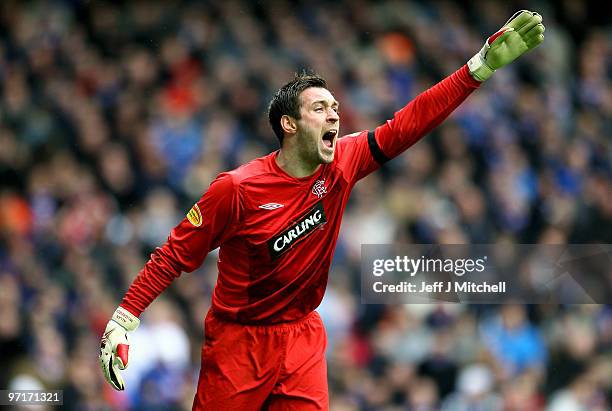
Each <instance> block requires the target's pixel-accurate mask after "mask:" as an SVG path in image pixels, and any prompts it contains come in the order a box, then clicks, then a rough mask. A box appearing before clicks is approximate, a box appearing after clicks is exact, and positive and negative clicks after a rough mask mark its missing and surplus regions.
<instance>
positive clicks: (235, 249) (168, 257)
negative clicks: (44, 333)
mask: <svg viewBox="0 0 612 411" xmlns="http://www.w3.org/2000/svg"><path fill="white" fill-rule="evenodd" d="M479 84H480V83H479V82H477V81H476V80H474V79H473V78H472V77H471V76H470V74H469V72H468V70H467V66H464V67H462V68H461V69H460V70H458V71H457V72H455V73H454V74H452V75H451V76H449V77H447V78H446V79H444V80H443V81H441V82H440V83H438V84H437V85H435V86H434V87H432V88H430V89H429V90H427V91H425V92H423V93H422V94H420V95H419V96H418V97H417V98H415V99H414V100H413V101H411V102H410V103H409V104H408V105H407V106H405V107H404V108H403V109H401V110H400V111H398V112H397V113H395V115H394V117H393V119H391V120H388V121H387V122H386V123H385V124H383V125H381V126H379V127H377V128H376V129H375V130H374V131H362V132H359V133H355V134H351V135H348V136H345V137H342V138H340V139H339V140H338V141H337V143H336V152H335V158H334V161H333V162H332V163H330V164H323V165H321V167H319V169H318V170H317V172H315V173H314V174H313V175H312V176H308V177H304V178H295V177H291V176H290V175H288V174H287V173H285V172H284V171H283V170H282V169H281V168H280V167H279V166H278V165H277V163H276V159H275V158H276V155H277V154H278V152H274V153H272V154H269V155H267V156H265V157H262V158H258V159H256V160H254V161H251V162H250V163H248V164H246V165H243V166H241V167H239V168H237V169H235V170H232V171H229V172H226V173H222V174H220V175H219V176H218V177H217V178H216V179H215V180H214V181H213V182H212V184H211V185H210V187H209V189H208V190H207V191H206V192H205V193H204V195H203V196H202V198H201V199H200V200H199V201H198V202H197V203H196V204H195V205H194V206H193V207H192V209H191V210H190V211H189V213H188V214H187V217H186V218H185V219H183V221H181V222H180V223H179V224H178V225H177V226H176V227H175V228H174V229H173V230H172V232H171V234H170V236H169V237H168V241H167V242H166V243H165V244H164V245H163V246H162V247H159V248H157V249H156V250H155V252H154V253H153V254H152V255H151V258H150V259H149V261H148V262H147V263H146V264H145V267H144V268H143V269H142V271H141V272H140V273H139V275H138V276H137V277H136V279H135V281H134V282H133V284H132V285H131V287H130V289H129V290H128V292H127V294H126V295H125V298H124V299H123V301H122V303H121V306H122V307H124V308H125V309H127V310H129V311H130V312H132V313H133V314H134V315H137V316H138V315H140V314H141V312H142V311H143V310H144V309H145V308H146V307H147V306H148V305H149V304H150V303H151V301H153V299H154V298H155V297H157V295H159V294H160V293H161V292H162V291H163V290H164V289H165V288H166V287H167V286H168V285H169V284H170V283H171V281H172V280H173V279H174V278H176V277H178V276H179V275H180V274H181V272H183V271H185V272H191V271H193V270H195V269H196V268H198V267H199V266H200V265H201V264H202V262H203V260H204V258H205V257H206V255H207V254H208V253H209V252H210V251H211V250H213V249H215V248H217V247H220V249H219V259H218V262H217V265H218V269H219V275H218V279H217V284H216V286H215V289H214V292H213V299H212V306H211V310H213V312H214V313H215V314H216V315H217V316H219V317H220V318H224V319H227V320H231V321H236V322H240V323H245V324H273V323H278V322H286V321H293V320H297V319H300V318H302V317H304V316H306V315H307V314H308V313H310V312H311V311H313V310H314V309H315V308H316V307H317V306H318V305H319V303H320V302H321V299H322V298H323V294H324V292H325V288H326V285H327V275H328V271H329V267H330V265H331V262H332V257H333V254H334V249H335V246H336V241H337V238H338V232H339V230H340V222H341V220H342V214H343V212H344V208H345V207H346V204H347V202H348V198H349V195H350V192H351V189H352V188H353V186H354V185H355V183H356V182H357V181H358V180H359V179H361V178H363V177H365V176H366V175H368V174H369V173H371V172H372V171H374V170H376V169H377V168H378V167H380V165H381V164H382V163H384V162H385V161H387V160H388V159H390V158H393V157H395V156H397V155H398V154H400V153H401V152H403V151H404V150H406V149H407V148H408V147H410V146H411V145H412V144H414V143H415V142H416V141H418V140H419V139H420V138H421V137H422V136H424V135H425V134H427V133H428V132H429V131H430V130H431V129H432V128H434V127H435V126H436V125H438V124H439V123H440V122H442V120H444V119H445V118H446V117H447V116H448V115H449V114H450V113H451V112H452V111H453V110H454V109H455V108H456V107H457V106H458V105H459V104H460V103H461V102H462V101H463V100H465V98H466V97H467V96H468V95H469V94H470V93H471V92H472V91H473V90H474V89H476V88H477V87H478V85H479Z"/></svg>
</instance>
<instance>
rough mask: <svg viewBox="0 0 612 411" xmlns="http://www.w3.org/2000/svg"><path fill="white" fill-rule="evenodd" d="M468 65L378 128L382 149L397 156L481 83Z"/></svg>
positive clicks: (378, 140) (441, 119)
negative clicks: (471, 73) (469, 69)
mask: <svg viewBox="0 0 612 411" xmlns="http://www.w3.org/2000/svg"><path fill="white" fill-rule="evenodd" d="M480 84H481V83H480V82H479V81H476V80H475V79H474V78H472V76H471V75H470V73H469V71H468V67H467V65H464V66H463V67H461V68H460V69H459V70H457V71H456V72H454V73H453V74H451V75H450V76H448V77H446V78H445V79H444V80H442V81H440V82H439V83H437V84H436V85H435V86H433V87H431V88H430V89H428V90H426V91H424V92H422V93H421V94H419V95H418V96H417V97H416V98H415V99H414V100H412V101H411V102H410V103H408V104H407V105H406V106H405V107H404V108H402V109H401V110H399V111H398V112H396V113H395V116H394V117H393V119H391V120H387V122H386V123H385V124H383V125H381V126H379V127H377V128H376V132H375V135H376V141H377V143H378V145H379V146H380V148H381V150H382V152H383V153H384V154H385V155H386V156H387V157H388V158H393V157H395V156H397V155H398V154H400V153H402V152H403V151H404V150H406V149H407V148H408V147H410V146H411V145H413V144H414V143H416V142H417V141H419V140H420V139H421V138H422V137H423V136H425V135H426V134H427V133H429V132H430V131H431V130H432V129H433V128H434V127H436V126H437V125H439V124H440V123H441V122H442V121H444V119H445V118H446V117H448V116H449V115H450V113H451V112H452V111H453V110H454V109H456V108H457V107H458V106H459V104H461V103H462V102H463V101H464V100H465V99H466V98H467V97H468V96H469V95H470V94H471V93H472V92H473V91H474V90H476V89H477V88H478V87H479V86H480Z"/></svg>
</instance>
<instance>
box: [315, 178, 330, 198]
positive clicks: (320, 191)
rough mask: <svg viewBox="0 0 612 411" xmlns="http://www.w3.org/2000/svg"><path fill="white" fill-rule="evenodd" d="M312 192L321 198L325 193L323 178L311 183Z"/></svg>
mask: <svg viewBox="0 0 612 411" xmlns="http://www.w3.org/2000/svg"><path fill="white" fill-rule="evenodd" d="M312 194H314V195H316V196H317V197H318V198H322V197H323V196H324V195H325V194H327V188H326V187H325V179H324V178H322V179H320V180H317V181H315V183H314V184H313V185H312Z"/></svg>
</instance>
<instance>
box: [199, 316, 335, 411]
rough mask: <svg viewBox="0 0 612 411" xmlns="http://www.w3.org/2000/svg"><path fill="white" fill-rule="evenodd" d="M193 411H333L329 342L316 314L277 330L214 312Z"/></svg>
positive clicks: (209, 321)
mask: <svg viewBox="0 0 612 411" xmlns="http://www.w3.org/2000/svg"><path fill="white" fill-rule="evenodd" d="M204 324H205V325H204V333H205V341H204V345H203V348H202V368H201V370H200V378H199V380H198V390H197V392H196V396H195V399H194V402H193V410H224V411H227V410H232V411H234V410H236V411H239V410H260V409H264V410H328V409H329V404H328V394H327V364H326V362H325V348H326V345H327V336H326V335H325V328H324V327H323V322H322V321H321V317H319V314H318V313H317V312H316V311H313V312H312V313H310V314H308V315H307V316H306V317H305V318H303V319H301V320H298V321H295V322H290V323H283V324H276V325H242V324H238V323H234V322H228V321H224V320H220V319H219V318H217V317H215V316H214V314H211V313H210V312H209V313H208V315H207V316H206V320H205V322H204Z"/></svg>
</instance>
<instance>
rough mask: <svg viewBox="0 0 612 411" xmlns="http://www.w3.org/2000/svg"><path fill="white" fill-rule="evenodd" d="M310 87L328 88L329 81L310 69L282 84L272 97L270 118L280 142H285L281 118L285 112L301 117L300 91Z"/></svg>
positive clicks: (269, 108)
mask: <svg viewBox="0 0 612 411" xmlns="http://www.w3.org/2000/svg"><path fill="white" fill-rule="evenodd" d="M310 87H322V88H327V82H326V81H325V79H324V78H323V77H321V76H319V75H318V74H316V73H313V72H310V71H303V72H301V73H299V74H297V73H296V75H295V77H294V78H293V79H292V80H291V81H290V82H288V83H287V84H285V85H284V86H282V87H281V88H280V89H279V90H278V91H277V92H276V94H275V95H274V97H272V101H270V105H269V106H268V119H269V120H270V125H271V126H272V130H274V134H276V137H277V138H278V141H279V142H280V144H281V145H282V144H283V138H284V136H285V135H284V131H283V128H282V127H281V124H280V120H281V117H282V116H284V115H285V114H287V115H289V116H291V117H293V118H295V119H298V120H299V119H300V118H301V115H300V93H302V91H304V90H306V89H307V88H310Z"/></svg>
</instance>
